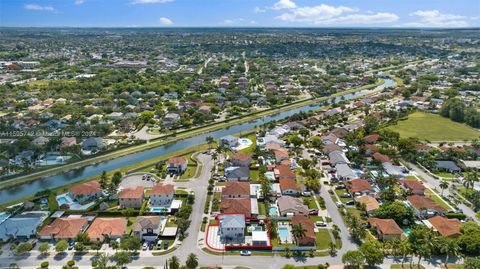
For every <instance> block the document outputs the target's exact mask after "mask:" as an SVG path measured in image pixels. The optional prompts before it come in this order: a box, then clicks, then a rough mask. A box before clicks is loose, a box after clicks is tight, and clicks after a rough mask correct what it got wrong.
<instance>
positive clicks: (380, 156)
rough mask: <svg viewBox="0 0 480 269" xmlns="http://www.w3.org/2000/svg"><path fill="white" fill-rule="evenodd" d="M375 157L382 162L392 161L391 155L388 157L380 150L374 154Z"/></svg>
mask: <svg viewBox="0 0 480 269" xmlns="http://www.w3.org/2000/svg"><path fill="white" fill-rule="evenodd" d="M373 158H374V159H375V160H378V161H380V162H382V163H391V162H392V161H391V160H390V157H388V156H387V155H385V154H382V153H379V152H375V153H374V154H373Z"/></svg>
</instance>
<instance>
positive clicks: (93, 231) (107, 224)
mask: <svg viewBox="0 0 480 269" xmlns="http://www.w3.org/2000/svg"><path fill="white" fill-rule="evenodd" d="M127 222H128V221H127V218H95V219H94V220H93V222H92V224H91V225H90V227H88V230H87V234H88V236H89V237H90V238H91V239H94V240H100V241H103V240H104V239H105V238H107V237H108V238H110V239H113V240H115V239H118V238H121V237H123V236H124V235H125V234H126V232H127Z"/></svg>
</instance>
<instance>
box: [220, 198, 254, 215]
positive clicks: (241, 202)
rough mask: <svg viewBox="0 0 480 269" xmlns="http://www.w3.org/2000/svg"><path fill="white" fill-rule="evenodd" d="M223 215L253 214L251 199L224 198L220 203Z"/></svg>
mask: <svg viewBox="0 0 480 269" xmlns="http://www.w3.org/2000/svg"><path fill="white" fill-rule="evenodd" d="M220 207H221V209H222V212H223V213H245V214H250V213H251V212H252V204H251V201H250V198H223V199H222V201H221V202H220Z"/></svg>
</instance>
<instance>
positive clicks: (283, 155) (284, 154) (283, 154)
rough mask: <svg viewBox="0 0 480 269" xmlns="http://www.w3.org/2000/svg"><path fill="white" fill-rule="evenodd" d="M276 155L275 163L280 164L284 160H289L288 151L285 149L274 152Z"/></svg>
mask: <svg viewBox="0 0 480 269" xmlns="http://www.w3.org/2000/svg"><path fill="white" fill-rule="evenodd" d="M274 154H275V161H276V162H277V163H280V162H281V161H283V160H288V151H286V150H283V149H278V150H275V151H274Z"/></svg>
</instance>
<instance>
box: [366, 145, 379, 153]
mask: <svg viewBox="0 0 480 269" xmlns="http://www.w3.org/2000/svg"><path fill="white" fill-rule="evenodd" d="M364 148H365V150H369V151H372V152H377V151H378V146H375V145H371V144H367V145H365V146H364Z"/></svg>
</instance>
